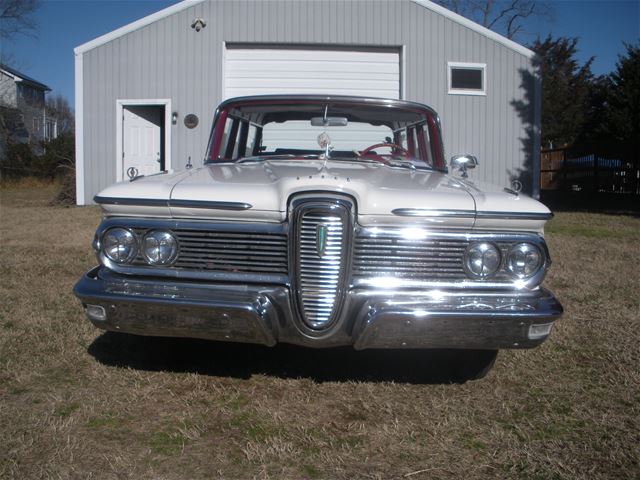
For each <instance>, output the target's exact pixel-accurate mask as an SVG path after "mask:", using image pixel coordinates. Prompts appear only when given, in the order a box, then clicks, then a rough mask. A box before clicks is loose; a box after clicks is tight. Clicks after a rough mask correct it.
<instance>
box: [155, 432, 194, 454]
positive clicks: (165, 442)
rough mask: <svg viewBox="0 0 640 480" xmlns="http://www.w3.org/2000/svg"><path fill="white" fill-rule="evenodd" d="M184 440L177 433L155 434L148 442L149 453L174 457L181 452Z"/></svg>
mask: <svg viewBox="0 0 640 480" xmlns="http://www.w3.org/2000/svg"><path fill="white" fill-rule="evenodd" d="M186 440H187V439H186V438H185V437H184V436H183V435H182V434H181V433H179V432H167V431H160V432H156V433H154V434H153V435H152V436H151V439H150V440H149V447H150V448H151V451H152V452H153V453H155V454H158V455H163V456H175V455H178V454H180V453H181V452H182V450H183V449H184V445H185V443H186Z"/></svg>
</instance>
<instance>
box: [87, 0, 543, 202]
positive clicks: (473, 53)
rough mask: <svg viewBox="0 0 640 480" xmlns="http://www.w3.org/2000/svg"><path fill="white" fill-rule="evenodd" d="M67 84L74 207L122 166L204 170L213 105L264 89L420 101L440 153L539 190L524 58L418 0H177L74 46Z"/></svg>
mask: <svg viewBox="0 0 640 480" xmlns="http://www.w3.org/2000/svg"><path fill="white" fill-rule="evenodd" d="M75 77H76V78H75V80H76V129H77V131H76V174H77V180H76V193H77V202H78V204H80V205H84V204H90V203H92V201H93V200H92V199H93V196H94V195H95V194H97V193H98V192H99V191H100V190H101V189H103V188H105V187H107V186H108V185H110V184H112V183H114V182H116V181H122V180H126V179H127V171H128V170H129V169H130V168H131V167H133V168H135V169H136V171H137V172H139V173H143V174H151V173H154V172H157V171H161V170H182V169H184V168H185V166H186V164H187V163H188V162H191V163H192V164H193V165H194V166H199V165H201V164H202V161H203V158H204V155H205V150H206V146H207V143H208V138H209V133H210V127H211V121H212V119H213V115H214V111H215V107H216V106H217V105H218V103H220V102H221V101H222V100H224V99H226V98H230V97H234V96H240V95H256V94H267V93H279V94H286V93H318V94H344V95H364V96H372V97H387V98H401V99H406V100H412V101H417V102H421V103H426V104H428V105H430V106H432V107H433V108H434V109H435V110H436V111H437V112H439V114H440V117H441V121H442V127H443V134H444V144H445V154H446V156H447V157H450V156H451V155H454V154H458V153H469V154H473V155H476V156H477V157H478V159H479V162H480V165H479V167H478V168H477V169H476V170H475V171H473V172H472V173H471V176H472V177H474V178H476V179H478V180H485V181H489V182H492V183H497V184H499V185H505V186H506V185H509V184H510V183H511V181H513V180H520V181H521V182H522V183H523V185H524V189H525V191H528V192H530V193H533V194H534V195H537V193H538V188H537V186H538V184H539V161H540V157H539V145H540V142H539V131H540V128H539V127H540V81H539V74H538V72H537V69H536V67H535V62H534V54H533V52H532V51H530V50H528V49H527V48H525V47H523V46H522V45H519V44H517V43H515V42H513V41H511V40H509V39H507V38H505V37H502V36H500V35H498V34H497V33H495V32H492V31H490V30H488V29H486V28H483V27H481V26H479V25H478V24H476V23H474V22H472V21H470V20H468V19H466V18H464V17H461V16H459V15H456V14H455V13H452V12H450V11H449V10H447V9H444V8H442V7H440V6H438V5H436V4H434V3H432V2H429V1H427V0H372V1H362V0H309V1H289V0H185V1H182V2H180V3H177V4H175V5H173V6H171V7H169V8H166V9H164V10H162V11H159V12H157V13H155V14H153V15H150V16H148V17H145V18H143V19H140V20H138V21H136V22H134V23H132V24H130V25H127V26H124V27H122V28H120V29H118V30H115V31H113V32H111V33H108V34H106V35H104V36H102V37H99V38H96V39H95V40H92V41H90V42H88V43H86V44H84V45H81V46H79V47H77V48H76V49H75Z"/></svg>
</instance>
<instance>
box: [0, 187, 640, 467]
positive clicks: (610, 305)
mask: <svg viewBox="0 0 640 480" xmlns="http://www.w3.org/2000/svg"><path fill="white" fill-rule="evenodd" d="M54 193H55V186H51V185H49V186H47V185H36V186H33V185H32V186H25V185H22V186H21V188H7V187H6V186H3V187H2V189H0V294H1V297H0V298H2V302H1V304H0V432H1V435H2V437H1V443H0V446H1V448H0V477H2V478H100V479H103V478H105V479H111V478H113V479H126V478H135V479H137V478H154V479H157V478H160V479H174V478H176V479H177V478H213V477H222V478H253V477H257V478H312V479H313V478H409V479H425V478H463V477H464V478H468V479H470V478H486V477H492V478H541V479H543V478H544V479H546V478H560V479H561V478H571V479H573V478H585V479H586V478H589V479H599V478H634V477H635V478H638V476H640V464H639V450H638V445H639V444H640V433H639V432H640V420H639V419H640V411H639V410H640V408H639V407H640V388H639V387H640V374H639V368H638V367H639V365H640V354H639V352H640V349H639V348H638V331H640V295H639V294H638V292H639V291H640V275H639V274H638V264H639V263H640V254H639V249H638V244H639V241H640V220H639V219H636V218H630V217H623V216H619V217H615V216H603V215H589V214H563V213H560V214H558V215H557V216H556V218H555V219H554V220H553V221H552V222H551V225H550V229H549V231H550V232H552V233H550V234H549V235H548V241H549V247H550V250H551V252H552V255H553V257H554V262H555V263H554V266H553V268H552V271H551V273H550V276H549V278H548V279H547V281H546V284H547V286H549V287H550V288H551V289H552V290H554V291H555V293H556V294H557V295H558V296H559V297H560V299H561V300H562V302H563V303H564V306H565V308H566V314H565V316H564V318H563V319H562V320H561V321H560V322H559V324H558V325H557V327H556V328H555V330H554V332H553V334H552V336H551V338H550V340H548V341H547V342H546V343H545V344H543V346H541V347H540V348H538V349H535V350H529V351H504V352H502V353H501V354H500V356H499V357H498V361H497V362H496V366H495V368H494V370H493V371H492V373H490V374H489V376H488V377H487V378H486V379H484V380H481V381H477V382H468V383H466V384H463V385H455V384H443V383H437V380H438V379H437V375H435V376H434V375H432V373H433V372H431V373H429V368H428V366H429V365H428V362H429V361H430V360H432V358H431V357H430V356H429V355H426V354H423V353H421V352H399V353H397V352H396V353H394V352H384V353H379V352H363V353H354V352H352V351H350V350H348V349H340V350H335V351H307V350H303V349H298V348H293V347H286V346H285V347H278V348H275V349H267V348H261V347H253V346H246V345H225V344H217V343H210V342H202V341H190V340H171V339H145V338H137V337H132V336H127V335H114V334H104V333H102V332H100V331H98V330H96V329H94V328H93V327H92V326H91V325H90V324H89V323H88V322H87V321H86V320H85V319H84V317H83V314H82V312H81V309H80V305H79V302H78V301H77V300H76V299H75V298H74V297H73V295H72V293H71V288H72V286H73V284H74V282H75V281H76V279H77V278H78V277H79V276H80V275H81V274H82V272H83V271H84V270H86V269H87V268H89V267H90V266H92V265H93V264H94V258H93V254H92V252H91V250H90V246H89V245H90V241H91V238H92V235H93V231H94V228H95V227H96V225H97V224H98V222H99V212H98V210H97V209H96V208H94V207H87V208H59V207H50V206H47V203H48V201H49V200H50V198H51V196H53V195H54Z"/></svg>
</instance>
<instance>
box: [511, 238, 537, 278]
mask: <svg viewBox="0 0 640 480" xmlns="http://www.w3.org/2000/svg"><path fill="white" fill-rule="evenodd" d="M543 263H544V262H543V257H542V253H541V252H540V249H539V248H538V247H536V246H535V245H533V244H531V243H518V244H516V245H514V246H513V247H511V249H510V250H509V256H508V257H507V269H508V270H509V272H510V273H511V275H513V276H514V277H516V278H530V277H533V276H534V275H535V274H536V273H538V271H539V270H540V267H542V264H543Z"/></svg>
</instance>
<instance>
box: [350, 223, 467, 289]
mask: <svg viewBox="0 0 640 480" xmlns="http://www.w3.org/2000/svg"><path fill="white" fill-rule="evenodd" d="M468 244H469V242H467V241H466V240H464V239H460V240H458V239H433V238H428V239H426V238H425V239H411V238H409V239H407V238H403V237H402V236H401V235H400V233H398V234H395V235H394V234H392V233H388V234H382V235H376V236H362V237H358V238H356V242H355V249H354V258H353V276H354V277H355V278H367V277H377V276H392V277H398V278H409V279H416V280H440V279H442V280H457V279H463V278H465V273H464V269H463V267H462V257H463V255H464V251H465V249H466V248H467V246H468Z"/></svg>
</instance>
